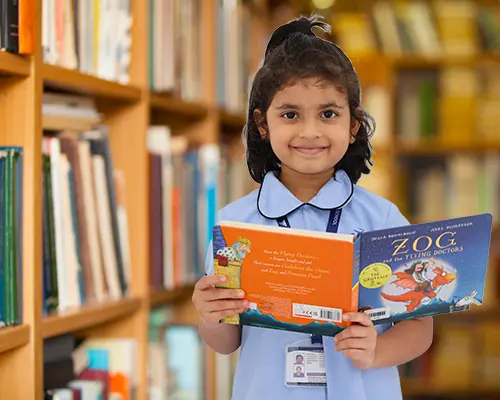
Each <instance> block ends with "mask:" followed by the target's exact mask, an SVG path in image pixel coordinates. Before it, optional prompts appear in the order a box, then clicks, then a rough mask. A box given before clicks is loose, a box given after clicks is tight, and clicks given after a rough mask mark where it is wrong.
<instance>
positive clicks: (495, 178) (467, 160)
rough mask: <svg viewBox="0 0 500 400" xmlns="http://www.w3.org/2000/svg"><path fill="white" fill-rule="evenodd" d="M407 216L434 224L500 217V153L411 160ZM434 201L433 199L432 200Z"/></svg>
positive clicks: (406, 170) (496, 220)
mask: <svg viewBox="0 0 500 400" xmlns="http://www.w3.org/2000/svg"><path fill="white" fill-rule="evenodd" d="M405 174H406V175H407V176H408V180H407V187H406V188H405V191H406V193H408V198H409V204H408V213H409V215H411V216H412V217H413V218H415V220H416V221H433V220H438V219H445V218H454V217H458V216H461V215H467V214H476V213H483V212H489V213H491V214H492V215H493V219H494V221H495V222H498V217H499V215H500V206H499V205H500V199H499V195H500V186H499V185H500V154H499V153H498V152H492V153H491V154H489V153H488V154H484V155H481V156H478V155H471V154H466V153H462V154H455V155H452V156H449V157H446V158H441V157H434V158H416V159H411V160H410V161H408V164H407V165H406V169H405ZM430 199H431V200H430Z"/></svg>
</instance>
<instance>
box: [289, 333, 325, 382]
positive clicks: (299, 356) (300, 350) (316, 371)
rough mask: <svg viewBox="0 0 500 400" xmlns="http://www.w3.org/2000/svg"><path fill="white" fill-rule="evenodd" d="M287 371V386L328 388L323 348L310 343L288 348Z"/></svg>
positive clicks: (300, 343)
mask: <svg viewBox="0 0 500 400" xmlns="http://www.w3.org/2000/svg"><path fill="white" fill-rule="evenodd" d="M285 371H286V378H285V379H286V385H287V386H291V387H293V386H295V387H300V386H308V387H311V386H312V387H314V386H315V387H326V367H325V354H324V351H323V346H322V345H321V344H311V342H310V341H303V342H299V343H295V344H292V345H289V346H287V347H286V368H285Z"/></svg>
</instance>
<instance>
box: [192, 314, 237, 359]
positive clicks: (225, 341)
mask: <svg viewBox="0 0 500 400" xmlns="http://www.w3.org/2000/svg"><path fill="white" fill-rule="evenodd" d="M200 335H201V337H202V339H203V341H204V342H205V343H206V344H207V346H208V347H210V348H211V349H212V350H213V351H215V352H217V353H220V354H231V353H233V352H235V351H236V350H238V348H239V347H240V344H241V327H240V326H238V325H229V324H221V325H220V326H218V327H215V328H210V327H208V326H206V325H205V324H204V323H203V322H202V321H201V322H200Z"/></svg>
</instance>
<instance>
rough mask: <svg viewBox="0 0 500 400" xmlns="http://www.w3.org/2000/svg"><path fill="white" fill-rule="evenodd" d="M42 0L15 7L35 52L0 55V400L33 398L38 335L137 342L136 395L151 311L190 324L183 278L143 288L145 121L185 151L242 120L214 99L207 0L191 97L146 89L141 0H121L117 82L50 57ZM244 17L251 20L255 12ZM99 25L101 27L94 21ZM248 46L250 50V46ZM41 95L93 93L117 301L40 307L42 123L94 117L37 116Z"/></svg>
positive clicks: (40, 374)
mask: <svg viewBox="0 0 500 400" xmlns="http://www.w3.org/2000/svg"><path fill="white" fill-rule="evenodd" d="M44 1H45V0H34V1H32V2H31V3H30V2H29V1H28V0H22V2H21V3H24V4H21V7H24V6H25V5H26V4H33V5H34V7H35V12H34V13H33V15H32V16H31V17H32V21H31V22H32V31H33V33H34V36H33V37H34V38H35V43H34V48H35V49H36V51H34V52H32V53H30V54H14V53H9V52H7V51H2V52H0V76H1V77H0V91H1V93H2V96H0V145H3V146H21V147H22V149H23V175H22V190H23V203H22V232H23V236H22V314H23V317H22V324H20V325H16V326H9V327H2V328H0V397H1V398H30V399H36V400H37V399H43V398H44V382H45V380H44V379H45V378H46V376H45V375H47V374H48V371H47V370H46V369H45V368H44V358H45V356H46V354H44V350H43V349H44V343H45V342H46V341H47V340H50V339H54V338H58V337H62V336H65V335H67V334H76V335H79V336H82V337H85V338H96V339H103V338H113V339H118V338H126V339H133V340H134V341H135V342H136V344H137V347H136V361H137V363H136V372H137V377H136V379H137V385H136V397H135V398H136V399H146V398H147V397H148V379H149V377H148V334H149V333H148V325H149V315H150V311H151V310H153V309H155V308H161V307H163V306H165V305H173V306H174V310H175V311H176V315H177V317H176V321H178V322H181V323H182V322H183V323H187V324H196V313H195V311H194V310H193V307H192V306H191V302H190V299H191V295H192V291H193V284H192V283H191V284H186V285H180V286H179V287H176V288H174V289H165V288H160V289H153V288H152V287H151V285H150V267H149V266H150V262H151V261H150V254H149V250H148V249H149V242H150V240H151V237H150V229H149V223H150V222H149V211H148V210H149V200H150V199H149V197H150V195H149V193H150V192H149V184H148V176H149V161H148V150H147V134H148V127H150V126H151V125H155V124H156V125H162V124H165V125H168V126H169V127H170V128H171V129H172V133H173V136H174V137H186V138H187V139H188V142H189V147H190V148H191V147H195V148H196V147H198V146H202V145H204V144H210V143H214V144H216V143H218V141H219V135H220V132H222V131H225V132H230V134H231V135H236V134H237V133H238V132H241V129H242V127H243V124H244V115H243V114H242V113H240V112H238V111H235V110H234V109H233V110H231V111H226V109H225V108H224V107H223V106H221V105H220V104H218V103H217V101H216V90H217V89H216V82H215V80H216V79H215V78H216V77H215V74H216V61H215V58H216V23H215V20H214V17H215V9H216V6H217V5H216V1H215V0H208V1H207V0H203V1H202V2H198V5H199V6H200V8H199V9H198V10H197V12H198V14H197V17H198V18H199V21H198V22H199V26H198V27H197V29H193V31H194V32H198V37H197V38H196V40H197V41H199V42H198V44H199V48H200V49H201V51H200V52H199V54H198V56H199V57H200V58H201V59H202V60H203V62H202V64H203V67H202V68H200V70H199V71H198V72H199V76H198V78H199V81H200V82H201V84H200V86H199V90H198V92H197V95H198V96H197V97H193V96H191V97H190V98H184V97H183V96H180V95H179V94H178V93H177V92H176V91H175V90H167V91H155V90H154V89H153V88H151V85H150V76H149V73H150V65H149V63H150V62H151V61H150V54H149V52H150V50H151V49H150V47H149V45H148V43H150V40H149V39H150V36H149V35H151V32H150V30H149V28H150V25H151V24H150V22H151V21H150V11H151V10H150V9H149V4H148V2H137V1H134V2H131V5H130V7H131V10H130V13H131V16H132V21H133V23H132V25H131V31H130V47H129V48H128V49H127V51H129V53H130V63H129V66H128V80H127V79H121V80H119V79H109V78H103V77H102V73H103V71H100V72H101V75H100V74H98V73H94V72H92V71H91V72H89V71H88V70H87V72H85V69H84V68H83V67H81V68H80V67H78V68H72V67H68V64H67V63H69V64H71V63H72V53H71V50H68V48H64V51H63V53H60V54H59V55H58V57H59V59H57V60H55V59H54V58H57V57H56V56H55V54H56V53H57V52H54V53H51V52H52V51H54V47H51V46H56V47H57V45H59V46H61V43H63V42H64V40H63V38H62V37H59V38H58V40H59V41H60V43H58V44H57V43H56V44H55V43H54V42H50V40H54V38H49V39H47V36H46V32H45V31H44V27H43V24H44V23H47V24H52V26H54V24H55V22H54V20H52V19H51V18H50V17H48V16H47V15H46V14H45V13H42V9H43V8H44ZM70 3H72V4H77V3H78V2H74V3H73V2H68V3H67V5H68V6H69V4H70ZM50 4H51V6H53V3H52V2H50ZM256 4H257V2H256ZM259 7H262V6H259ZM80 11H82V9H81V10H80ZM108 17H109V16H108ZM103 18H104V17H103ZM248 21H250V22H251V23H252V24H255V26H258V22H256V18H251V19H248ZM45 28H46V27H45ZM23 29H24V28H23ZM46 29H47V28H46ZM52 29H54V28H52ZM55 29H56V30H57V27H56V28H55ZM82 29H83V28H82ZM101 29H105V28H104V27H103V26H101ZM56 33H57V32H56ZM66 33H67V32H66ZM21 34H22V33H21ZM49 36H50V35H49ZM68 39H69V40H71V37H68ZM47 40H49V42H47ZM64 43H65V44H63V45H62V46H67V44H66V43H67V42H64ZM47 48H50V51H47ZM42 49H43V50H42ZM58 50H61V47H59V48H58ZM44 52H47V53H46V54H45V53H44ZM252 54H253V56H257V57H260V54H258V53H257V52H254V53H252ZM87 55H88V54H85V55H84V54H83V53H82V54H80V56H81V57H82V59H81V60H82V61H81V62H82V65H83V64H84V61H83V57H84V56H87ZM101 56H102V55H101ZM108 61H109V60H108ZM198 63H200V62H198ZM87 68H88V65H87ZM193 71H194V70H193ZM190 72H192V71H190ZM193 73H194V72H193ZM122 78H123V77H122ZM243 79H244V78H243ZM46 93H56V94H61V95H68V96H74V95H77V96H82V97H85V98H90V99H92V100H93V101H94V102H95V106H96V109H97V110H98V112H99V118H100V119H99V123H100V124H103V125H105V126H106V127H107V129H108V132H109V144H110V150H111V154H112V158H113V167H114V168H116V169H117V170H120V171H121V172H122V174H123V176H124V177H125V182H126V184H125V189H124V190H125V196H124V198H125V204H126V213H127V218H128V232H129V237H128V243H129V252H130V277H129V290H128V291H127V293H126V295H125V296H123V297H121V298H118V299H108V300H105V301H103V302H88V303H87V302H84V303H83V304H82V305H80V306H78V307H69V308H68V309H65V310H63V311H53V312H47V313H44V311H43V309H42V308H43V307H42V304H43V303H44V301H45V300H44V293H43V290H44V289H43V281H44V278H43V272H42V269H41V268H40V266H41V265H42V263H43V260H44V258H43V257H44V255H43V254H42V247H43V235H44V233H42V226H43V221H42V214H43V213H42V210H43V207H44V206H43V204H42V203H43V196H41V194H42V193H43V190H42V179H41V178H42V176H43V174H42V143H43V141H44V138H45V135H46V131H58V132H59V131H65V130H76V131H87V130H91V129H92V127H93V126H94V123H95V121H93V120H90V121H89V119H85V118H78V117H74V116H53V115H48V114H45V112H44V111H43V107H42V98H44V94H46ZM44 106H45V105H44ZM212 362H213V355H211V353H210V352H208V354H207V363H208V365H207V368H208V369H209V370H210V367H209V366H210V365H213V364H212ZM21 376H22V378H20V377H21ZM214 379H215V373H214V374H212V375H211V378H210V379H209V380H208V381H207V386H206V396H207V397H206V398H207V399H208V398H214V397H213V396H214V393H215V389H214V388H215V383H214V382H213V380H214Z"/></svg>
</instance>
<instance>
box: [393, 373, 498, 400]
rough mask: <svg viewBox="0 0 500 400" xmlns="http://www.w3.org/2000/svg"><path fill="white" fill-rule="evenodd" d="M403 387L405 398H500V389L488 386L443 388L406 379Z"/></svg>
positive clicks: (430, 383)
mask: <svg viewBox="0 0 500 400" xmlns="http://www.w3.org/2000/svg"><path fill="white" fill-rule="evenodd" d="M401 387H402V390H403V396H404V398H405V399H406V397H410V396H418V397H426V396H429V397H432V396H442V397H456V396H462V397H465V396H470V398H479V397H481V396H484V397H489V396H491V397H493V396H494V397H495V398H496V396H500V387H488V386H487V385H480V384H477V385H472V386H463V385H459V384H458V385H454V386H441V385H439V384H433V383H432V382H427V381H426V380H419V379H405V378H403V379H402V380H401Z"/></svg>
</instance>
